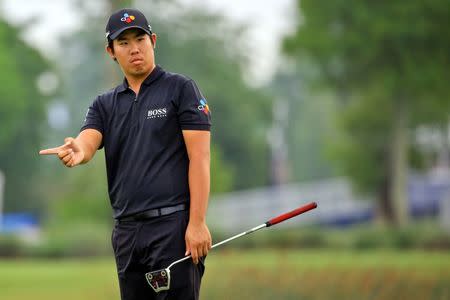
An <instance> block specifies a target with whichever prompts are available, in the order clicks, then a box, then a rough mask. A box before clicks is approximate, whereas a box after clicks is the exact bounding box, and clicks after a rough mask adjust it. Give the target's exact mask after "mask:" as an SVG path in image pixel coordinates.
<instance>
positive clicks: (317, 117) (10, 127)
mask: <svg viewBox="0 0 450 300" xmlns="http://www.w3.org/2000/svg"><path fill="white" fill-rule="evenodd" d="M121 7H137V8H139V9H141V10H142V11H144V13H145V14H146V15H147V16H148V18H149V21H150V23H151V25H152V28H153V30H154V32H156V33H157V34H158V43H157V48H156V62H157V63H158V64H160V65H161V66H163V67H164V68H165V69H167V70H169V71H172V72H178V73H182V74H185V75H187V76H189V77H191V78H193V79H194V80H195V81H196V82H197V83H198V85H199V87H200V88H201V90H202V92H203V94H204V95H205V96H206V98H207V99H208V103H209V104H210V107H211V109H212V117H213V128H212V136H213V139H212V166H211V176H212V178H211V181H212V182H211V189H212V191H211V199H210V205H209V206H210V208H209V212H208V224H209V226H210V229H211V232H212V235H213V239H214V241H219V240H221V239H223V238H226V237H228V236H230V235H232V234H235V233H238V232H241V231H244V230H246V229H248V228H250V227H253V226H256V225H258V224H260V223H262V222H265V221H266V220H267V219H268V218H271V217H273V216H275V215H277V214H280V213H283V212H285V211H287V210H290V209H294V208H295V207H297V206H299V205H301V204H303V203H305V202H309V201H316V202H317V203H318V208H317V209H316V210H314V211H312V212H310V213H308V214H305V215H304V216H301V217H299V218H296V219H295V220H290V221H288V222H286V223H283V224H280V225H279V226H278V228H277V227H275V228H273V229H272V228H271V229H270V230H265V231H261V232H258V233H255V234H254V235H252V236H249V237H245V238H243V239H241V240H237V241H234V242H232V243H230V244H228V245H226V246H224V247H223V248H221V249H220V250H219V249H217V250H214V251H213V252H211V253H210V255H209V256H208V260H207V271H206V273H205V277H204V280H203V285H202V291H201V295H202V299H406V298H408V299H449V298H450V95H449V92H450V88H449V85H448V78H450V55H449V53H450V21H449V20H450V5H449V3H448V1H444V0H429V1H418V0H410V1H395V2H392V1H389V2H388V1H375V2H374V1H368V0H363V1H356V0H346V1H343V0H332V1H311V0H301V1H300V0H282V1H270V0H267V1H256V0H251V1H250V0H249V1H240V2H238V1H235V2H230V1H224V0H223V1H222V0H208V1H200V0H165V1H162V0H156V1H143V0H141V1H138V0H136V1H119V0H109V1H108V0H99V1H87V0H60V1H53V0H41V1H37V0H36V1H34V0H32V1H25V0H0V10H1V12H2V14H1V17H0V41H1V42H0V65H1V66H2V68H1V69H0V79H1V83H2V84H0V95H1V96H0V125H1V130H0V299H2V300H13V299H14V300H15V299H29V298H30V297H33V298H34V299H61V298H65V299H118V298H119V292H118V286H117V279H116V273H115V265H114V261H113V255H112V249H111V247H110V234H111V228H112V225H113V219H112V217H111V209H110V207H109V200H108V195H107V186H106V176H105V170H104V168H105V166H104V158H103V153H102V152H103V151H99V153H98V154H97V155H96V157H95V158H94V159H93V161H91V162H90V163H89V164H88V165H85V166H83V167H79V168H75V169H66V168H63V167H62V166H61V165H60V163H59V161H58V160H57V159H54V158H52V157H39V155H38V154H37V153H38V151H39V149H41V148H46V147H53V146H56V145H59V144H60V143H61V142H62V141H63V139H64V137H66V136H76V135H77V133H78V130H79V128H80V127H81V124H82V121H83V119H84V115H85V112H86V110H87V108H88V106H89V104H90V103H91V102H92V101H93V99H94V98H95V97H96V95H98V94H99V93H101V92H102V91H105V90H107V89H110V88H111V87H113V86H115V85H117V84H118V83H119V82H120V81H121V80H122V75H121V73H120V70H119V69H118V67H117V65H116V64H115V63H114V62H113V61H111V60H110V59H109V57H108V56H107V54H106V53H105V51H104V47H105V41H104V27H105V24H106V20H107V18H108V16H109V14H110V12H112V11H114V10H116V9H118V8H121Z"/></svg>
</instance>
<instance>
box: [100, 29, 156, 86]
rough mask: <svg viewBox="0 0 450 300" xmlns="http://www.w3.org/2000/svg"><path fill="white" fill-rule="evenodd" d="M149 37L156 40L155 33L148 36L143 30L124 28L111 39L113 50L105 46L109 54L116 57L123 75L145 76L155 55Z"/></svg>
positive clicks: (152, 66)
mask: <svg viewBox="0 0 450 300" xmlns="http://www.w3.org/2000/svg"><path fill="white" fill-rule="evenodd" d="M151 38H153V39H154V42H156V35H152V37H150V36H149V35H148V34H146V33H145V32H144V31H143V30H140V29H137V28H136V29H135V28H133V29H128V30H125V31H124V32H123V33H122V34H121V35H119V37H118V38H117V39H115V40H114V41H113V46H114V51H113V49H111V48H109V47H108V48H107V51H108V53H109V55H110V56H111V57H112V58H116V59H117V62H118V63H119V65H120V67H121V68H122V71H123V72H124V74H125V76H127V77H128V76H132V77H142V76H147V75H148V74H149V73H150V72H151V70H153V68H154V66H155V56H154V52H153V45H154V43H153V44H152V41H151Z"/></svg>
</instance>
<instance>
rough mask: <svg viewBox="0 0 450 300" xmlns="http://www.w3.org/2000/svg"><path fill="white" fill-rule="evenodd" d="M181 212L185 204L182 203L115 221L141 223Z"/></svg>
mask: <svg viewBox="0 0 450 300" xmlns="http://www.w3.org/2000/svg"><path fill="white" fill-rule="evenodd" d="M182 210H186V204H184V203H183V204H178V205H175V206H168V207H161V208H155V209H150V210H146V211H143V212H139V213H136V214H134V215H131V216H126V217H123V218H119V219H117V221H119V222H132V221H143V220H147V219H151V218H155V217H160V216H166V215H170V214H173V213H175V212H177V211H182Z"/></svg>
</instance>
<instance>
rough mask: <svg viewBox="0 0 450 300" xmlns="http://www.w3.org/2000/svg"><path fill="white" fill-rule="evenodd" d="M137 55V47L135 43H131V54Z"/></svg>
mask: <svg viewBox="0 0 450 300" xmlns="http://www.w3.org/2000/svg"><path fill="white" fill-rule="evenodd" d="M137 53H139V47H138V44H137V43H131V54H137Z"/></svg>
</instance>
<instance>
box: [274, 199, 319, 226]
mask: <svg viewBox="0 0 450 300" xmlns="http://www.w3.org/2000/svg"><path fill="white" fill-rule="evenodd" d="M316 207H317V203H316V202H311V203H309V204H306V205H304V206H301V207H299V208H297V209H294V210H293V211H290V212H287V213H285V214H282V215H279V216H278V217H275V218H273V219H270V220H269V221H267V222H266V225H267V227H269V226H272V225H275V224H278V223H281V222H283V221H286V220H287V219H290V218H293V217H295V216H298V215H299V214H302V213H305V212H307V211H309V210H311V209H314V208H316Z"/></svg>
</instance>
